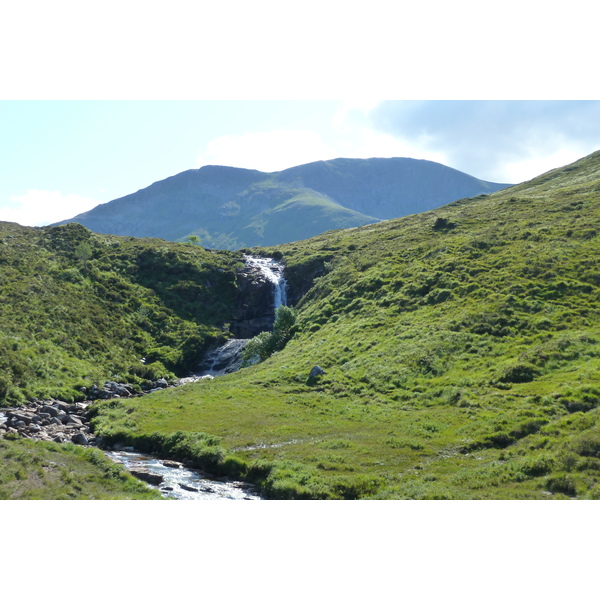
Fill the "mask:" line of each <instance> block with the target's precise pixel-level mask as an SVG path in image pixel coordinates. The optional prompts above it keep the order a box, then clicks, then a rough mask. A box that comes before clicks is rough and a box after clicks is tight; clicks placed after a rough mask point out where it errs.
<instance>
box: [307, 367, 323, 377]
mask: <svg viewBox="0 0 600 600" xmlns="http://www.w3.org/2000/svg"><path fill="white" fill-rule="evenodd" d="M326 374H327V373H326V372H325V371H324V370H323V369H322V368H321V367H319V366H318V365H317V366H315V367H313V368H312V369H311V370H310V373H309V374H308V377H309V378H310V379H314V378H315V377H320V376H321V375H326Z"/></svg>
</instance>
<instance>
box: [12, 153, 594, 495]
mask: <svg viewBox="0 0 600 600" xmlns="http://www.w3.org/2000/svg"><path fill="white" fill-rule="evenodd" d="M599 190H600V152H596V153H594V154H592V155H590V156H587V157H585V158H583V159H581V160H579V161H577V162H575V163H573V164H572V165H568V166H566V167H564V168H561V169H555V170H553V171H550V172H548V173H545V174H542V175H540V176H539V177H537V178H535V179H533V180H531V181H529V182H525V183H523V184H519V185H516V186H512V187H510V188H506V189H503V190H499V191H495V192H494V193H491V194H490V195H475V196H473V197H469V198H461V199H458V200H456V201H454V202H451V203H449V204H445V205H443V206H440V207H438V208H435V209H433V210H429V211H426V212H420V213H418V214H413V215H410V216H405V217H403V218H399V219H390V220H385V221H381V222H373V223H371V224H366V225H362V226H360V227H351V228H346V229H337V230H335V231H328V232H325V233H320V234H319V235H316V236H313V237H310V238H307V239H304V240H297V241H291V242H289V243H285V244H278V245H271V246H268V247H254V248H252V249H244V251H243V252H246V253H251V254H252V255H255V256H263V257H271V258H274V259H276V260H277V261H280V262H281V263H282V264H283V265H284V267H285V269H284V273H285V278H286V280H287V283H288V288H287V302H288V304H289V305H291V306H293V307H294V309H295V311H296V313H295V314H296V320H295V323H294V325H293V327H292V328H291V330H290V337H289V341H287V344H285V346H284V347H282V348H280V349H279V350H278V351H276V352H274V353H273V354H271V355H270V356H269V357H267V358H266V359H265V360H262V361H261V362H258V363H257V364H251V365H249V366H246V367H244V368H241V369H239V370H237V371H235V372H232V373H228V374H225V375H222V376H219V377H215V378H214V379H205V380H200V381H197V382H195V383H189V384H187V385H184V386H180V387H169V388H166V389H163V390H158V391H156V392H153V393H152V394H144V395H132V396H131V397H118V398H115V397H113V398H106V399H97V400H94V402H93V404H92V406H91V407H90V418H91V421H90V426H91V428H92V430H93V431H94V434H95V435H99V436H101V437H102V438H104V439H105V440H107V441H108V442H109V443H121V444H126V445H128V446H132V447H135V448H136V449H137V450H139V451H141V452H147V453H152V454H155V455H157V456H160V457H163V458H168V459H170V460H180V461H183V460H185V461H187V462H188V464H189V465H191V466H195V467H196V468H200V469H203V470H206V471H208V472H210V473H213V474H214V475H216V476H227V477H231V478H235V479H239V480H244V481H247V482H251V483H253V484H255V485H256V486H257V487H258V489H259V490H260V493H261V495H263V496H264V497H266V498H276V499H456V500H467V499H537V500H542V499H572V498H580V499H597V498H599V497H600V484H599V483H598V475H597V473H598V468H599V467H600V453H599V452H600V450H599V449H600V437H599V432H600V408H599V406H598V405H599V401H600V345H599V344H600V322H599V319H598V317H599V316H600V312H599V311H600V279H599V277H598V272H599V269H598V267H599V264H598V260H599V259H598V256H599V255H600V254H599V250H600V248H599V241H598V240H599V238H598V232H599V231H600V195H599ZM0 237H1V238H2V240H1V241H2V243H1V244H0V250H1V254H0V260H1V263H0V265H1V267H2V271H1V274H2V277H3V282H4V285H3V288H2V295H3V296H4V298H3V300H4V306H6V307H8V308H7V309H6V310H5V311H4V312H3V315H4V316H3V323H2V329H1V331H2V337H1V338H0V342H1V343H2V345H3V346H2V347H3V354H2V356H3V358H2V360H3V363H2V364H1V365H0V367H1V369H2V370H1V373H2V375H1V378H2V379H1V380H0V383H2V386H0V401H1V402H2V404H3V405H4V406H8V405H13V406H14V405H18V404H21V403H23V402H25V401H26V400H27V399H30V398H31V397H33V396H35V397H43V398H49V397H52V398H57V399H61V400H63V401H66V402H76V401H80V400H82V399H84V398H85V394H86V393H85V392H83V391H81V390H82V388H86V390H87V389H90V388H91V386H92V385H96V386H99V385H101V384H102V383H103V381H106V380H108V379H114V380H115V381H120V382H122V383H128V384H131V385H133V386H136V392H139V391H141V390H142V389H143V386H144V385H147V383H145V382H147V381H152V380H156V379H157V378H159V377H163V378H165V379H166V380H169V381H173V380H175V379H176V378H178V377H185V376H186V375H187V374H189V373H190V372H193V371H194V368H195V367H196V366H197V364H198V363H199V362H200V360H201V359H202V357H203V356H205V355H206V353H207V352H208V351H210V350H211V349H214V348H215V347H217V346H219V345H222V344H224V343H225V342H227V340H229V339H232V338H234V337H246V334H249V335H248V337H251V336H252V335H256V334H257V332H258V331H259V330H260V329H261V327H258V328H257V329H256V330H254V331H250V329H248V326H249V325H250V324H251V323H257V322H258V321H255V320H256V319H260V318H263V317H264V315H260V314H259V312H260V311H258V307H259V306H262V305H264V304H265V300H264V295H262V292H261V291H260V288H261V285H260V284H259V285H253V282H255V281H256V280H255V278H253V277H249V276H248V272H247V271H246V272H245V271H244V268H245V263H244V259H243V252H242V251H239V252H238V251H232V250H219V251H214V250H213V251H210V250H207V249H204V248H202V247H200V246H198V245H196V244H190V243H175V242H166V241H164V240H156V239H139V238H131V237H122V236H116V235H108V234H99V233H92V232H90V231H89V230H87V229H85V228H84V227H82V226H81V225H78V224H66V225H60V226H56V227H48V228H41V229H39V228H22V227H19V226H15V225H11V224H6V223H3V224H1V231H0ZM84 242H85V243H88V244H89V245H90V246H91V249H92V256H91V257H90V259H89V260H88V261H87V263H86V264H84V261H82V259H81V258H80V257H79V258H78V253H77V248H79V247H80V245H81V244H82V243H84ZM79 256H81V253H79ZM244 273H245V276H244ZM250 297H252V298H254V299H255V300H253V301H252V302H250V303H248V302H247V299H248V298H250ZM259 298H262V299H261V300H259ZM90 307H93V310H92V309H91V308H90ZM270 310H272V307H270ZM242 330H244V331H246V334H244V335H243V336H242V335H239V332H240V331H242ZM142 359H144V362H141V361H142ZM316 366H318V367H320V368H321V371H322V373H321V374H318V375H315V376H312V377H311V376H310V373H311V371H312V370H313V368H314V367H316ZM1 441H2V444H3V445H12V444H15V445H17V444H19V445H22V444H27V448H28V449H29V450H28V451H29V452H31V453H33V452H34V450H33V449H34V448H35V443H34V442H31V441H28V440H24V441H23V440H17V439H7V438H6V437H5V438H4V439H3V440H1ZM43 443H44V444H50V442H43ZM6 447H7V448H8V446H6ZM15 447H16V446H15ZM19 448H20V450H19V451H20V452H21V451H24V450H22V446H19ZM44 448H46V447H44ZM81 450H85V449H84V448H81ZM7 451H8V450H7ZM46 451H47V450H46V449H45V450H44V452H46ZM9 485H11V484H10V482H8V481H0V490H2V489H8V488H7V487H6V486H9Z"/></svg>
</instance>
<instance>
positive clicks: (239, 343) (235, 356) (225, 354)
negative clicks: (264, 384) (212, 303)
mask: <svg viewBox="0 0 600 600" xmlns="http://www.w3.org/2000/svg"><path fill="white" fill-rule="evenodd" d="M244 260H245V262H246V265H247V268H248V270H249V271H250V272H252V274H253V275H254V277H256V279H257V280H259V281H261V282H262V283H263V285H264V284H265V283H266V282H269V283H271V284H272V285H273V296H272V298H273V300H272V305H271V306H270V307H269V306H266V307H265V309H266V310H265V311H263V315H264V318H266V321H265V323H264V325H263V327H264V329H259V330H258V331H264V330H266V329H267V328H268V327H269V326H270V325H271V324H272V323H273V321H272V319H273V315H274V311H275V310H276V309H277V308H279V307H280V306H286V305H287V281H286V280H285V277H284V276H283V265H282V264H281V263H279V262H277V261H276V260H274V259H272V258H264V257H262V256H249V255H244ZM257 271H258V272H260V277H257ZM269 312H270V313H271V317H270V318H269ZM261 318H263V317H261ZM252 335H256V334H255V333H252V334H250V336H252ZM248 341H249V340H248V339H242V338H233V339H231V340H228V341H227V342H226V343H225V344H223V345H222V346H219V347H218V348H215V349H213V350H212V351H211V352H209V353H208V354H206V355H205V356H204V359H203V361H202V363H201V364H200V365H199V370H198V373H196V375H195V377H208V378H210V377H218V376H220V375H227V374H228V373H233V372H234V371H237V370H238V369H239V368H240V367H241V365H242V351H243V349H244V348H245V346H246V344H247V343H248Z"/></svg>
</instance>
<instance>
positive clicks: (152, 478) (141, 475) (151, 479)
mask: <svg viewBox="0 0 600 600" xmlns="http://www.w3.org/2000/svg"><path fill="white" fill-rule="evenodd" d="M129 472H130V473H131V474H132V475H133V476H134V477H137V478H138V479H141V480H142V481H145V482H146V483H149V484H150V485H160V484H161V483H162V482H163V479H164V478H163V476H162V475H155V474H154V473H149V472H148V471H129Z"/></svg>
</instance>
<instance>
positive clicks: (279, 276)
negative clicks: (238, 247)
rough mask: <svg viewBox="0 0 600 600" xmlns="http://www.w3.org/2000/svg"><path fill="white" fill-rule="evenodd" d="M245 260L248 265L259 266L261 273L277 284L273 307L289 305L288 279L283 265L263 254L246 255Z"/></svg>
mask: <svg viewBox="0 0 600 600" xmlns="http://www.w3.org/2000/svg"><path fill="white" fill-rule="evenodd" d="M244 260H245V261H246V263H247V264H248V265H251V266H253V267H257V268H258V269H260V271H261V273H262V274H263V275H264V276H265V278H266V279H268V280H269V281H270V282H271V283H273V285H274V286H275V291H274V293H273V307H274V308H279V307H280V306H286V305H287V281H286V280H285V277H284V276H283V265H282V264H281V263H279V262H277V261H276V260H275V259H273V258H263V257H262V256H249V255H247V254H245V255H244Z"/></svg>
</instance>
